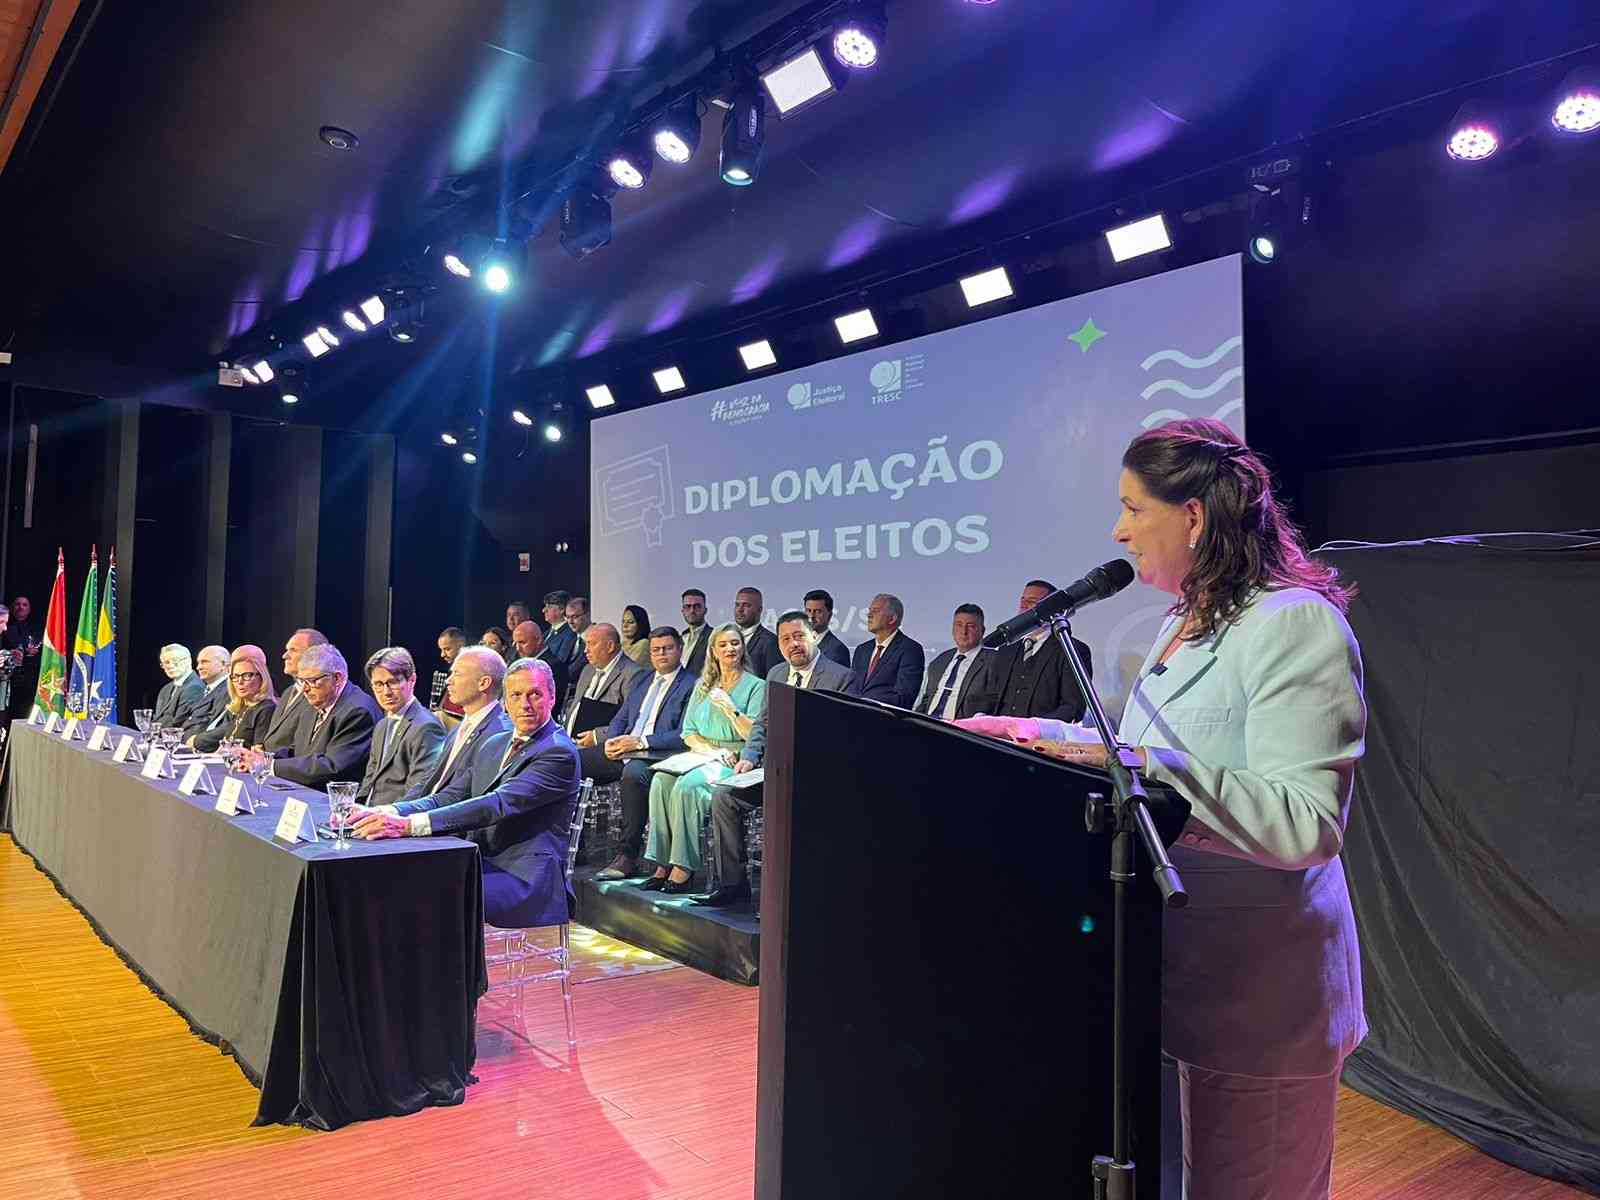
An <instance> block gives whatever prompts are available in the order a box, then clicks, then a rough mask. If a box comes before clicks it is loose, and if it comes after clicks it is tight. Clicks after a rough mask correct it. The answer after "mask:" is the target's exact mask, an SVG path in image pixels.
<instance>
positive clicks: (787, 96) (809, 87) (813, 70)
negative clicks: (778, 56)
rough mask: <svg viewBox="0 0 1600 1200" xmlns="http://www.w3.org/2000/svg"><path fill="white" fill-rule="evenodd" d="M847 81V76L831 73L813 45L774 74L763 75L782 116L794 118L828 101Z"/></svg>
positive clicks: (763, 79)
mask: <svg viewBox="0 0 1600 1200" xmlns="http://www.w3.org/2000/svg"><path fill="white" fill-rule="evenodd" d="M844 80H845V76H844V75H839V76H837V77H835V76H834V74H833V72H831V71H830V70H828V64H827V63H826V62H825V61H824V60H823V57H822V55H821V54H819V53H818V52H817V48H816V46H814V45H813V46H807V47H806V48H805V49H804V50H802V51H801V52H800V53H799V54H797V55H795V56H794V57H793V58H791V59H788V60H787V61H785V62H781V63H779V64H778V65H777V66H775V67H773V68H772V69H771V70H770V71H765V72H763V73H762V75H761V86H762V87H764V88H766V89H767V95H769V96H771V97H772V103H773V104H774V105H776V106H777V109H778V115H779V116H780V117H791V116H793V115H794V114H795V113H798V112H802V111H804V110H805V109H807V108H810V107H811V106H812V105H813V104H818V103H820V102H821V101H823V100H826V99H827V98H828V97H829V96H831V95H833V94H834V93H835V92H836V91H838V90H839V85H840V84H842V83H843V82H844Z"/></svg>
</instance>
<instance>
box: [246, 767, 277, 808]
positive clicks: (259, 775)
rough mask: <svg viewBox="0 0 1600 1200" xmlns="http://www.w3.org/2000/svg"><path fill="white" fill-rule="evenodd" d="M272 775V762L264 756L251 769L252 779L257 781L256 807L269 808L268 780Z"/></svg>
mask: <svg viewBox="0 0 1600 1200" xmlns="http://www.w3.org/2000/svg"><path fill="white" fill-rule="evenodd" d="M271 774H272V760H271V759H269V758H268V757H267V756H266V755H264V754H263V755H262V756H261V757H260V758H259V759H257V760H256V761H255V763H253V764H252V765H251V767H250V778H252V779H254V780H255V781H256V807H257V808H267V807H268V804H267V787H266V784H267V779H268V778H269V777H270V776H271Z"/></svg>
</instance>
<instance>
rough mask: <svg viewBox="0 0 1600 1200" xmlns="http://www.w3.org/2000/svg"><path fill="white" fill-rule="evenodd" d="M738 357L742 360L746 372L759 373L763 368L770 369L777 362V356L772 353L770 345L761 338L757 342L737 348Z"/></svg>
mask: <svg viewBox="0 0 1600 1200" xmlns="http://www.w3.org/2000/svg"><path fill="white" fill-rule="evenodd" d="M739 357H740V358H742V359H743V360H744V369H745V370H746V371H759V370H761V369H762V368H763V367H770V366H772V365H773V364H774V363H775V362H777V361H778V356H777V355H776V354H774V353H773V352H772V343H771V342H769V341H767V339H766V338H762V339H761V340H760V341H759V342H751V343H750V344H749V345H746V346H740V347H739Z"/></svg>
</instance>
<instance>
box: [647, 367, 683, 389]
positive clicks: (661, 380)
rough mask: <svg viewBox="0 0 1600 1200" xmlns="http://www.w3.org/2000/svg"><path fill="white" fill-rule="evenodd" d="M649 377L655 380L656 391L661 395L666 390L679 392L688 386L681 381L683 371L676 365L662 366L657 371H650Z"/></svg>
mask: <svg viewBox="0 0 1600 1200" xmlns="http://www.w3.org/2000/svg"><path fill="white" fill-rule="evenodd" d="M651 378H652V379H654V380H655V381H656V391H658V392H660V393H661V394H662V395H663V396H665V395H666V394H667V393H668V392H681V391H683V389H684V388H686V387H688V386H689V385H688V384H686V383H685V382H684V381H683V372H682V371H680V370H678V368H677V367H662V368H661V369H660V370H659V371H653V372H651Z"/></svg>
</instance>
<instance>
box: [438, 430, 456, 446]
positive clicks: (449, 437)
mask: <svg viewBox="0 0 1600 1200" xmlns="http://www.w3.org/2000/svg"><path fill="white" fill-rule="evenodd" d="M439 440H440V441H441V442H443V443H444V444H445V445H446V446H454V445H455V444H456V435H455V434H453V433H441V434H440V435H439Z"/></svg>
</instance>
